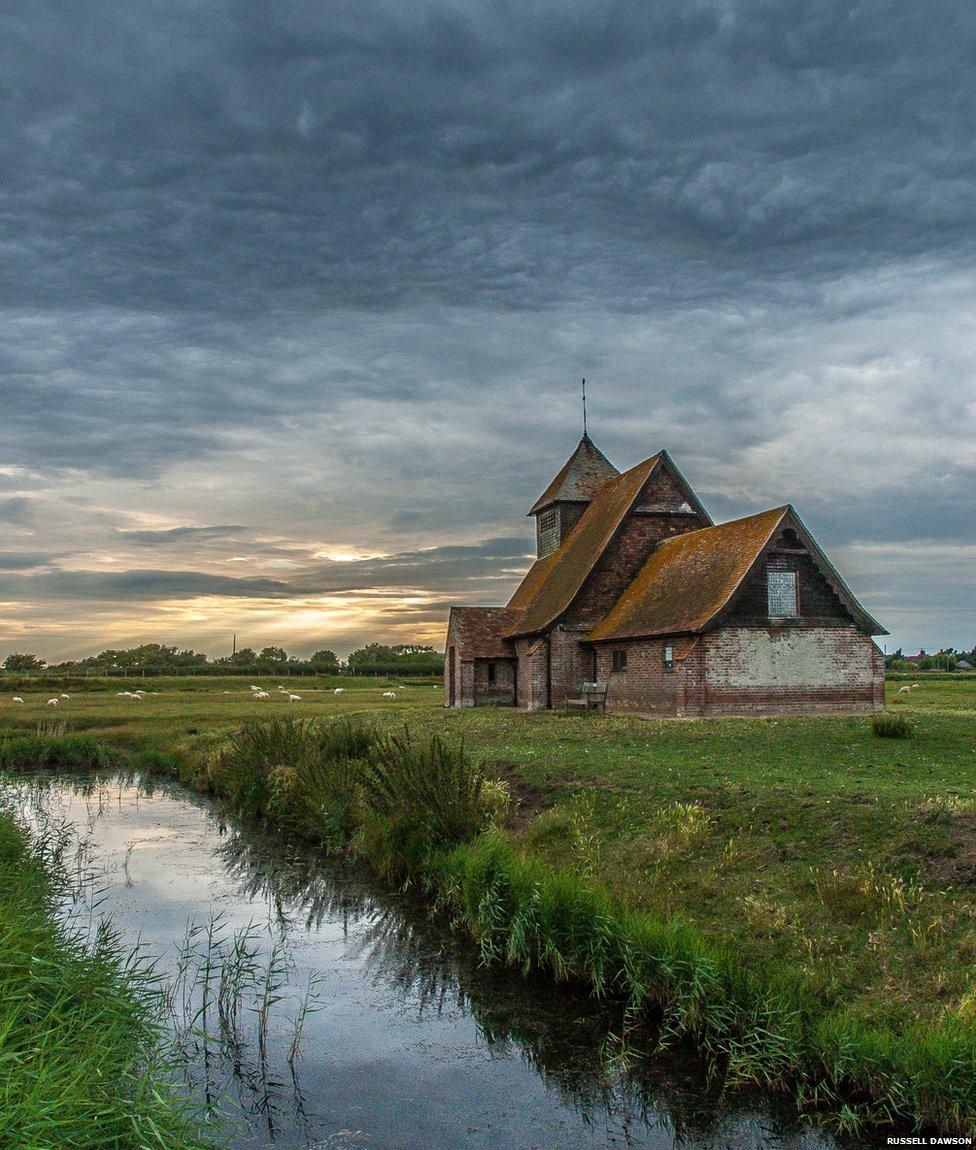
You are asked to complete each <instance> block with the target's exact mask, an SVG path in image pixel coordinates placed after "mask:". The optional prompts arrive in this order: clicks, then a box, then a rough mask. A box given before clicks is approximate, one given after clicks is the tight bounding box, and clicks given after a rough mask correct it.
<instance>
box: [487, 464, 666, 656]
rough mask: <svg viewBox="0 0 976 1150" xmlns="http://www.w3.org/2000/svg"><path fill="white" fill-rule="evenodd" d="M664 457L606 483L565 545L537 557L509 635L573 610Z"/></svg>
mask: <svg viewBox="0 0 976 1150" xmlns="http://www.w3.org/2000/svg"><path fill="white" fill-rule="evenodd" d="M601 458H602V457H601ZM664 458H665V453H664V452H663V451H659V452H658V453H657V454H656V455H652V456H651V457H650V459H645V460H644V462H643V463H638V464H637V466H636V467H632V468H631V469H630V470H629V471H625V472H624V473H623V474H622V475H619V474H618V475H616V477H615V478H612V479H608V480H606V481H605V482H604V483H603V485H602V486H601V487H600V488H599V490H598V491H597V492H596V494H595V495H594V496H593V498H592V500H591V501H590V504H589V506H588V507H587V508H586V510H585V511H584V512H583V514H582V515H581V516H580V520H579V522H578V523H577V524H576V526H575V527H574V528H573V530H572V531H571V532H570V534H569V536H568V537H567V539H566V540H565V542H564V543H563V544H562V546H561V547H560V548H559V549H558V550H557V551H556V552H554V553H553V554H552V555H548V556H546V558H545V559H538V560H536V562H535V563H534V564H533V565H532V566H531V567H530V568H529V570H528V572H527V573H526V575H525V578H524V579H523V580H522V583H521V585H520V586H519V588H518V590H517V591H516V592H515V594H514V595H513V596H512V598H511V599H510V600H509V603H508V607H509V609H510V610H515V609H520V610H521V616H520V617H519V619H518V622H517V624H516V625H515V626H513V627H512V628H511V630H510V631H509V635H511V636H516V635H532V634H534V633H535V632H536V631H543V630H545V629H546V628H547V627H548V626H549V625H550V624H551V623H554V622H555V621H556V619H558V618H559V616H560V615H562V614H563V612H565V611H566V610H568V609H569V607H570V605H571V604H572V602H573V600H574V599H575V598H576V596H577V594H578V593H579V590H580V588H581V587H582V586H583V583H584V582H585V580H586V578H587V576H588V575H589V574H590V572H591V571H592V570H593V568H594V567H595V566H596V564H597V561H598V560H599V558H600V556H601V555H602V554H603V553H604V551H606V549H607V547H608V546H609V545H610V542H611V540H612V539H613V537H614V535H615V534H616V533H617V529H618V528H619V527H620V525H621V523H622V522H623V520H624V517H625V516H626V514H627V512H628V511H629V510H630V509H631V507H632V506H633V504H634V502H635V500H636V499H637V497H638V495H640V493H641V490H642V489H643V487H644V484H645V483H646V482H647V480H648V479H649V478H650V477H651V474H652V473H653V472H654V469H655V468H656V467H657V466H658V464H659V463H660V462H661V460H662V459H664ZM564 470H565V469H564ZM557 478H558V477H557Z"/></svg>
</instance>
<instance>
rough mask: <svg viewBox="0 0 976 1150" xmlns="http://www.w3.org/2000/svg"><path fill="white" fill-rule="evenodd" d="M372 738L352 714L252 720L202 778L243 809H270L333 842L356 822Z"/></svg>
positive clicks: (306, 833) (305, 832)
mask: <svg viewBox="0 0 976 1150" xmlns="http://www.w3.org/2000/svg"><path fill="white" fill-rule="evenodd" d="M375 741H376V735H375V733H374V731H373V729H372V728H371V727H369V726H368V725H367V724H365V723H362V722H360V721H356V720H353V719H344V720H341V721H340V722H337V723H329V724H323V723H322V722H321V721H320V720H318V719H299V718H297V717H295V716H291V715H286V716H281V717H278V718H273V719H264V720H260V721H254V722H250V723H246V724H245V725H244V726H243V727H241V728H240V730H238V731H236V732H235V733H234V734H233V735H232V736H231V737H230V738H229V739H228V740H227V741H226V743H224V745H223V746H222V747H221V748H220V749H219V750H217V751H216V752H215V753H213V754H212V755H211V759H210V764H209V766H208V769H207V779H208V782H209V783H210V785H211V786H212V787H213V789H214V790H216V791H217V792H218V793H220V794H222V795H223V796H225V797H226V798H228V799H229V800H230V802H231V803H232V804H233V805H234V806H235V807H237V809H238V810H240V811H242V812H243V813H244V814H246V815H251V816H255V815H270V816H273V817H274V818H275V819H277V820H278V821H279V822H281V823H283V824H285V825H286V826H288V827H289V828H291V829H292V830H294V831H296V832H297V833H298V834H300V835H302V836H303V837H305V838H312V839H316V840H318V841H320V842H322V843H324V844H325V845H327V846H328V847H329V848H330V849H333V850H338V849H339V848H341V847H342V846H343V845H344V844H345V843H346V842H347V841H348V840H349V838H350V837H351V836H352V833H353V831H354V829H355V824H356V801H357V796H358V781H359V777H360V775H361V773H362V767H363V761H364V760H365V758H366V756H367V755H368V754H369V751H370V748H371V747H372V746H373V744H374V743H375Z"/></svg>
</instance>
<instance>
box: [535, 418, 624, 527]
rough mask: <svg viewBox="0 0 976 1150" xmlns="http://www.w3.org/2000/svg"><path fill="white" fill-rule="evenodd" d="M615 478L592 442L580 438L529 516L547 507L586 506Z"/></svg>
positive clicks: (611, 467)
mask: <svg viewBox="0 0 976 1150" xmlns="http://www.w3.org/2000/svg"><path fill="white" fill-rule="evenodd" d="M619 474H620V472H619V471H618V470H617V469H616V467H614V465H613V464H612V463H611V462H610V460H609V459H607V457H606V456H605V455H604V454H603V452H602V451H601V450H600V449H599V448H598V447H597V446H596V444H595V443H594V442H593V440H592V439H590V437H589V436H588V435H584V436H583V438H582V439H581V440H580V441H579V443H578V444H577V445H576V450H575V451H574V452H573V454H572V455H571V456H570V457H569V459H567V460H566V462H565V463H564V464H563V466H562V468H561V469H560V471H559V474H558V475H557V476H556V478H555V479H554V480H553V481H552V483H550V484H549V486H548V487H547V488H546V489H545V491H543V493H542V494H541V495H540V496H539V498H538V499H537V500H536V501H535V503H534V504H533V505H532V510H531V511H530V512H529V514H530V515H535V514H536V513H537V512H539V511H542V510H543V509H544V508H546V507H548V506H549V504H550V503H560V502H567V503H588V502H589V501H590V500H591V499H592V498H593V496H594V495H595V494H596V492H597V491H598V490H599V488H600V487H602V485H603V484H604V483H606V481H607V480H608V479H612V478H613V477H614V476H615V475H619Z"/></svg>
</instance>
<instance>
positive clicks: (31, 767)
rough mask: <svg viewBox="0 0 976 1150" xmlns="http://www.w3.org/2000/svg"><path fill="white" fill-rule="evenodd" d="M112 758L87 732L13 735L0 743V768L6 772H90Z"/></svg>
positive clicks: (110, 761)
mask: <svg viewBox="0 0 976 1150" xmlns="http://www.w3.org/2000/svg"><path fill="white" fill-rule="evenodd" d="M113 760H114V756H113V755H112V753H111V752H110V751H109V750H108V748H107V747H105V746H104V745H103V744H102V743H100V742H99V741H98V740H97V739H95V738H93V737H92V736H91V735H61V736H50V735H17V736H14V737H12V738H7V739H4V740H3V741H2V742H0V767H2V768H3V769H4V770H8V771H35V770H64V771H94V770H97V769H98V768H99V767H106V766H109V765H110V764H111V763H112V762H113Z"/></svg>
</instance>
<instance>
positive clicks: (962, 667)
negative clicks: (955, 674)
mask: <svg viewBox="0 0 976 1150" xmlns="http://www.w3.org/2000/svg"><path fill="white" fill-rule="evenodd" d="M972 669H973V665H972V663H970V662H969V661H968V660H967V659H957V660H956V670H957V671H971V670H972Z"/></svg>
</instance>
